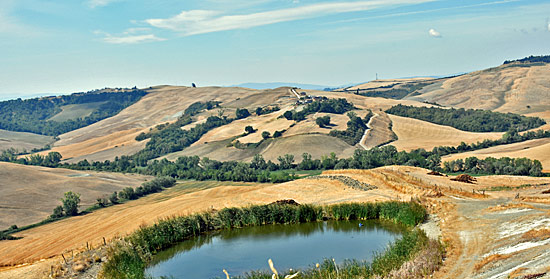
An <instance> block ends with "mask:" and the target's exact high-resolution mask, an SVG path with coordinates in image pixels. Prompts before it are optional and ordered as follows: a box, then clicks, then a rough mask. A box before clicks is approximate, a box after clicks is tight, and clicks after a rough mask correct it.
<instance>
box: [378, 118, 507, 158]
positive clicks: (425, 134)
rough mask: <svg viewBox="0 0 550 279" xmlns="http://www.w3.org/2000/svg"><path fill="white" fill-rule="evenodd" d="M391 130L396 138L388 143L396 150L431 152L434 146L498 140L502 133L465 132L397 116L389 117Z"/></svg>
mask: <svg viewBox="0 0 550 279" xmlns="http://www.w3.org/2000/svg"><path fill="white" fill-rule="evenodd" d="M389 117H390V119H391V121H392V123H393V127H392V130H393V131H394V132H395V134H396V135H397V137H398V140H397V141H394V142H392V143H390V144H391V145H393V146H395V147H397V149H398V150H407V151H409V150H413V149H416V148H424V149H426V150H432V148H434V147H436V146H457V145H459V144H460V143H461V142H465V143H468V144H470V143H475V142H478V141H483V140H484V139H492V140H495V139H499V138H501V137H502V134H503V133H474V132H465V131H461V130H458V129H455V128H452V127H449V126H443V125H437V124H433V123H429V122H426V121H422V120H417V119H413V118H408V117H401V116H397V115H391V114H390V115H389Z"/></svg>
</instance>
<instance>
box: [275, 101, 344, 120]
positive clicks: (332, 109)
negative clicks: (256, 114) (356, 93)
mask: <svg viewBox="0 0 550 279" xmlns="http://www.w3.org/2000/svg"><path fill="white" fill-rule="evenodd" d="M352 109H354V107H353V104H352V103H350V102H348V100H346V99H344V98H341V99H323V100H319V101H314V102H311V103H309V104H307V105H306V106H305V107H304V108H303V109H302V110H301V111H285V113H284V114H283V116H284V117H285V118H286V119H288V120H295V121H302V120H305V119H306V116H308V115H310V114H314V113H316V112H326V113H335V114H343V113H345V112H348V111H350V110H352Z"/></svg>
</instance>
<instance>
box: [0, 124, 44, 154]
mask: <svg viewBox="0 0 550 279" xmlns="http://www.w3.org/2000/svg"><path fill="white" fill-rule="evenodd" d="M53 141H54V140H53V137H49V136H43V135H37V134H33V133H24V132H12V131H6V130H1V129H0V150H5V149H8V148H15V149H18V150H23V149H25V150H27V151H30V150H32V149H34V148H42V147H44V146H45V145H46V144H50V143H53Z"/></svg>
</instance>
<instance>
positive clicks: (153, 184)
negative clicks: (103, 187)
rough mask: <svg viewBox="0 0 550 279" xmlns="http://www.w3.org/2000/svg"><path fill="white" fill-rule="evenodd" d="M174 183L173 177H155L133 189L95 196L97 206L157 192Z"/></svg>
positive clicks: (127, 188)
mask: <svg viewBox="0 0 550 279" xmlns="http://www.w3.org/2000/svg"><path fill="white" fill-rule="evenodd" d="M175 184H176V179H174V178H173V177H155V178H154V179H153V180H151V181H147V182H144V183H143V184H141V186H138V187H137V188H136V189H135V190H134V188H132V187H126V188H124V189H122V191H120V192H118V193H117V192H116V191H115V192H113V193H112V194H111V195H110V196H109V197H108V198H97V206H99V207H106V206H109V205H115V204H118V203H120V202H121V201H124V200H135V199H138V198H140V197H143V196H146V195H149V194H153V193H158V192H160V191H162V190H163V189H165V188H170V187H172V186H174V185H175Z"/></svg>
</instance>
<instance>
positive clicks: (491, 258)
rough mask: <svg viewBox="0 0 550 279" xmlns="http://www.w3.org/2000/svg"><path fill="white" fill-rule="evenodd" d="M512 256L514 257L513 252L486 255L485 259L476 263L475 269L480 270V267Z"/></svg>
mask: <svg viewBox="0 0 550 279" xmlns="http://www.w3.org/2000/svg"><path fill="white" fill-rule="evenodd" d="M510 257H512V254H506V255H501V254H493V255H490V256H487V257H485V258H484V259H483V260H481V261H480V262H478V263H476V265H475V266H474V269H475V270H476V271H479V270H480V269H482V268H483V267H485V266H486V265H488V264H490V263H494V262H497V261H502V260H505V259H508V258H510Z"/></svg>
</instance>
